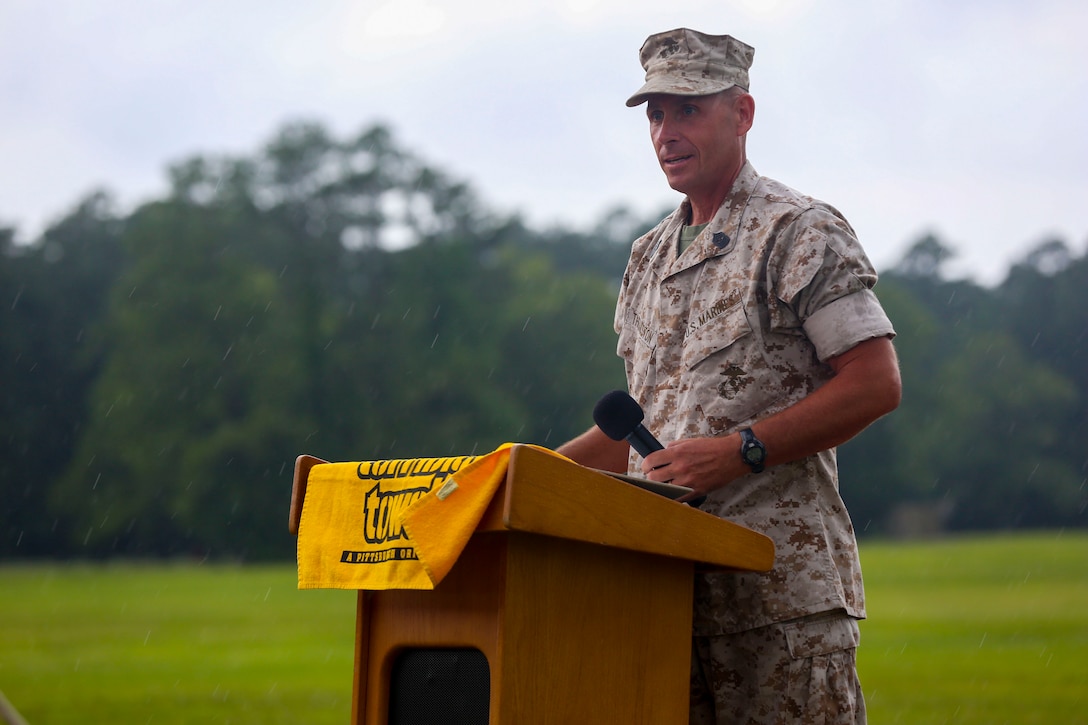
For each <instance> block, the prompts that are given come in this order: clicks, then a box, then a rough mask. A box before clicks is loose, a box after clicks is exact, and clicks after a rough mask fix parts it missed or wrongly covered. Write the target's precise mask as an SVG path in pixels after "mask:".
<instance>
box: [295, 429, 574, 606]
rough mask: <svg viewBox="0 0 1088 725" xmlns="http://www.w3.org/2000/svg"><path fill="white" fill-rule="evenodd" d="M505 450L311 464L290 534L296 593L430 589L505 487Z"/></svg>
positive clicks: (507, 445) (509, 445)
mask: <svg viewBox="0 0 1088 725" xmlns="http://www.w3.org/2000/svg"><path fill="white" fill-rule="evenodd" d="M513 445H514V444H512V443H505V444H503V445H502V446H500V447H499V448H497V449H495V450H494V451H492V452H491V453H489V454H487V455H484V456H478V457H477V456H458V457H452V458H418V459H403V460H392V461H367V462H362V463H323V464H318V465H315V466H314V467H313V468H312V469H310V474H309V477H308V479H307V487H306V496H305V498H304V499H303V503H302V518H301V521H300V523H299V530H298V587H299V589H322V588H324V589H372V590H377V589H433V588H434V587H435V586H436V585H437V584H438V583H439V582H440V581H442V579H443V578H444V577H445V576H446V574H447V573H449V570H450V569H451V568H452V567H453V564H454V563H455V562H456V561H457V557H458V556H459V555H460V554H461V551H462V550H463V549H464V547H465V545H466V544H467V543H468V540H469V538H471V536H472V533H473V532H474V531H475V530H476V526H477V525H478V524H479V522H480V519H481V518H482V517H483V513H484V511H485V510H486V509H487V506H488V504H489V503H490V502H491V499H492V498H494V496H495V492H496V491H497V490H498V488H499V485H500V484H501V483H502V481H503V480H504V479H505V477H506V470H507V467H508V464H509V460H510V449H511V448H512V447H513ZM534 447H535V446H534ZM539 450H544V451H546V452H548V453H552V454H553V455H556V456H558V455H559V454H557V453H553V452H552V451H547V449H543V448H542V449H539ZM560 457H561V456H560Z"/></svg>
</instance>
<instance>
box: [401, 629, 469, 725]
mask: <svg viewBox="0 0 1088 725" xmlns="http://www.w3.org/2000/svg"><path fill="white" fill-rule="evenodd" d="M490 707H491V669H490V667H489V666H488V664H487V657H485V656H484V653H483V652H481V651H480V650H478V649H471V648H466V649H406V650H403V651H402V652H401V653H400V654H399V655H398V656H397V658H396V660H394V662H393V668H392V672H391V676H390V681H389V725H488V717H489V714H488V713H489V710H490Z"/></svg>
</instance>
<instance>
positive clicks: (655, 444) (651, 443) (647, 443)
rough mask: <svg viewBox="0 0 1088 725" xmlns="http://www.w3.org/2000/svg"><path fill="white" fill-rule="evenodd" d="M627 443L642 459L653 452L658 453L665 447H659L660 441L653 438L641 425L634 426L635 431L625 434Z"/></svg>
mask: <svg viewBox="0 0 1088 725" xmlns="http://www.w3.org/2000/svg"><path fill="white" fill-rule="evenodd" d="M627 442H628V443H629V444H631V447H632V448H634V449H635V450H636V451H637V452H638V454H639V455H640V456H642V457H643V458H645V457H646V456H648V455H650V454H651V453H653V452H654V451H660V450H662V449H664V448H665V446H663V445H661V441H659V440H657V438H654V435H653V433H651V432H650V431H648V430H646V427H645V426H644V425H642V424H641V423H639V424H638V425H637V426H635V429H634V430H633V431H631V432H630V433H628V434H627Z"/></svg>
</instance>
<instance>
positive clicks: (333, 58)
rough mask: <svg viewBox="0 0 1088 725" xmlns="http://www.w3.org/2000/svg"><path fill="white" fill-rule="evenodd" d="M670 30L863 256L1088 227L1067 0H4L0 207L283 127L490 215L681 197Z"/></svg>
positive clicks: (78, 193)
mask: <svg viewBox="0 0 1088 725" xmlns="http://www.w3.org/2000/svg"><path fill="white" fill-rule="evenodd" d="M679 26H687V27H693V28H696V29H699V30H703V31H705V32H710V33H729V34H731V35H734V36H736V37H738V38H740V39H741V40H744V41H745V42H747V43H749V44H750V45H753V46H755V48H756V54H755V62H754V64H753V67H752V70H751V78H752V93H753V95H754V96H755V98H756V125H755V128H754V129H753V130H752V132H751V133H750V135H749V143H748V154H749V158H750V160H751V161H752V163H753V164H754V165H755V167H756V169H757V170H758V171H759V172H760V173H763V174H765V175H768V176H772V177H775V178H777V179H778V180H780V181H782V182H785V183H787V184H789V185H790V186H793V187H795V188H797V189H799V190H801V191H803V192H805V193H808V194H811V195H813V196H817V197H819V198H822V199H824V200H825V201H828V202H830V203H831V204H833V205H834V206H836V207H837V208H839V209H840V210H841V211H842V212H843V213H844V214H845V215H846V216H847V218H848V219H850V221H851V222H852V223H853V225H854V227H855V228H856V230H857V231H858V234H859V236H860V237H861V239H862V242H863V243H864V245H865V246H866V248H867V249H868V251H869V254H870V257H871V258H872V259H873V261H874V263H875V264H876V265H877V267H878V269H883V268H886V267H888V266H890V265H892V264H894V263H895V262H896V261H898V260H899V258H900V257H901V256H902V254H903V253H904V252H905V251H906V249H907V248H908V247H909V245H910V243H911V242H913V241H915V240H916V239H917V238H918V237H919V236H921V235H922V234H924V233H927V232H933V233H935V234H937V235H938V236H939V237H940V238H941V239H942V240H943V241H945V243H946V244H948V245H950V246H952V247H953V248H954V249H956V250H957V251H958V252H959V258H958V262H957V263H956V264H955V265H954V266H953V269H952V271H953V272H954V273H956V274H960V275H970V276H973V277H974V278H975V279H976V280H978V281H981V282H987V283H989V282H994V281H999V280H1000V279H1001V278H1002V277H1003V275H1004V272H1005V270H1006V269H1007V267H1008V264H1009V263H1010V262H1011V261H1015V260H1018V259H1020V258H1022V257H1023V255H1024V254H1026V253H1027V251H1029V250H1030V249H1032V248H1033V247H1035V246H1036V245H1037V244H1038V243H1039V242H1040V241H1042V240H1044V239H1048V238H1053V237H1055V236H1056V237H1058V238H1061V239H1063V240H1065V241H1066V242H1067V243H1068V244H1070V245H1071V246H1072V247H1073V249H1074V250H1075V251H1076V252H1077V253H1082V252H1083V251H1084V249H1085V245H1086V242H1088V42H1085V35H1086V33H1088V2H1083V1H1082V0H988V1H982V0H956V1H954V2H953V1H952V0H855V1H851V0H823V1H816V0H714V1H705V2H704V1H702V0H658V1H656V2H652V3H651V2H643V0H550V1H544V0H532V1H528V2H519V1H518V0H388V1H387V0H362V1H359V0H355V1H348V0H307V2H298V0H215V1H212V0H183V1H173V0H164V1H161V2H156V1H155V0H94V1H93V2H91V1H89V0H53V2H49V3H44V2H40V1H39V0H0V223H3V224H7V225H14V226H16V227H17V228H18V230H19V232H20V235H21V238H23V239H24V240H29V239H32V238H34V237H35V236H36V235H37V234H38V233H40V231H41V229H42V228H43V225H44V224H47V223H48V222H49V221H51V220H55V219H57V218H58V217H60V216H62V215H63V214H65V213H67V212H68V211H69V210H70V208H71V207H72V206H73V205H74V204H76V203H77V202H78V201H79V200H80V199H81V198H83V196H84V195H85V194H87V193H88V192H89V191H90V190H92V189H94V188H97V187H105V188H107V189H109V190H111V191H112V192H113V193H114V194H115V195H116V197H117V198H118V200H119V201H120V202H121V203H122V204H123V207H122V211H127V210H129V209H130V208H131V207H132V205H134V204H137V203H139V202H141V201H146V200H148V199H150V198H155V197H156V196H158V195H161V194H162V193H163V191H164V190H165V184H166V173H165V172H166V169H167V167H168V165H169V164H171V163H174V162H176V161H179V160H181V159H184V158H186V157H189V156H192V155H195V154H219V153H229V154H237V155H251V154H254V153H255V152H256V151H257V150H258V149H259V148H260V147H262V146H263V145H264V144H265V143H266V142H267V141H268V140H269V139H270V138H271V137H272V136H273V134H274V133H275V132H276V130H277V129H279V128H280V127H281V126H282V125H283V124H284V123H285V122H287V121H291V120H297V119H311V120H316V121H320V122H322V123H324V124H325V125H326V126H328V127H329V128H330V129H331V130H332V131H333V132H334V133H336V134H337V135H338V136H341V137H344V138H347V137H349V136H353V135H355V134H356V133H358V132H360V131H362V130H363V129H364V128H367V127H369V126H370V125H372V124H374V123H376V122H383V123H386V124H388V125H389V126H390V127H391V129H392V130H393V133H394V137H395V139H396V141H397V143H398V144H399V145H400V146H402V147H404V148H406V149H408V150H409V151H411V152H413V153H415V154H416V155H417V156H419V157H421V158H422V159H423V160H424V161H427V162H429V163H431V164H432V165H435V166H439V167H441V168H442V169H443V170H445V171H446V172H447V173H448V174H450V175H451V176H453V177H455V178H459V179H464V180H467V181H468V182H469V183H470V184H471V185H472V186H473V187H474V188H475V189H476V190H477V192H478V194H479V195H480V197H481V199H482V201H483V202H484V203H485V204H486V205H487V206H488V207H490V208H493V209H495V210H497V211H503V212H518V213H520V214H522V216H523V217H525V218H526V219H527V220H528V221H529V222H531V223H533V224H535V225H537V226H546V225H550V224H552V223H563V224H567V225H570V226H579V227H581V226H588V225H589V224H591V223H592V222H594V221H596V220H597V219H598V218H599V217H600V216H601V215H602V214H603V213H604V212H605V211H606V210H608V209H609V208H611V207H613V206H615V205H618V204H627V205H629V206H631V207H634V208H637V209H640V210H641V211H642V212H644V213H649V212H655V211H657V210H659V209H661V208H662V207H664V206H665V205H671V204H674V203H675V202H676V201H678V197H677V196H676V194H675V192H672V191H671V190H670V189H669V188H668V187H667V185H666V184H665V181H664V177H663V175H662V174H661V171H660V169H659V168H658V167H657V164H656V162H655V160H654V157H653V153H652V150H651V147H650V143H649V136H648V133H647V129H646V120H645V116H644V115H643V112H642V109H641V108H640V109H629V108H626V107H625V106H624V100H625V99H626V98H627V96H628V95H630V94H631V93H632V92H633V91H634V90H635V89H637V88H638V87H639V85H641V83H642V74H643V71H642V69H641V67H640V66H639V65H638V49H639V46H640V45H641V44H642V41H643V40H644V39H645V37H646V36H647V35H649V34H651V33H654V32H657V31H660V30H667V29H671V28H675V27H679Z"/></svg>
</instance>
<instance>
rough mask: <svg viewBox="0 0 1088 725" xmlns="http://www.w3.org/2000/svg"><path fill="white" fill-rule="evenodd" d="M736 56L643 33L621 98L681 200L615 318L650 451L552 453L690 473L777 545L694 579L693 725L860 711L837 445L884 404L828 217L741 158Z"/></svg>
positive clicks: (649, 247) (877, 311) (598, 445)
mask: <svg viewBox="0 0 1088 725" xmlns="http://www.w3.org/2000/svg"><path fill="white" fill-rule="evenodd" d="M753 54H754V51H753V49H752V48H751V47H750V46H748V45H745V44H744V43H742V42H740V41H738V40H736V39H734V38H732V37H730V36H724V35H719V36H711V35H705V34H703V33H698V32H695V31H692V30H687V29H679V30H674V31H669V32H666V33H660V34H657V35H653V36H650V38H648V39H647V41H646V43H645V44H644V45H643V46H642V50H641V53H640V56H641V61H642V65H643V67H644V68H645V69H646V83H645V85H644V86H643V87H642V88H641V89H640V90H639V91H638V93H636V94H635V95H634V96H632V97H631V98H630V99H629V100H628V101H627V105H628V106H638V105H641V104H642V103H646V107H647V118H648V120H649V125H650V136H651V140H652V141H653V145H654V150H655V151H656V153H657V158H658V161H659V163H660V165H661V168H662V170H663V171H664V172H665V175H666V177H667V179H668V181H669V184H670V186H672V188H674V189H676V190H677V191H680V192H682V193H683V194H685V198H684V201H683V202H682V203H681V205H680V207H679V208H678V209H677V210H676V211H675V212H673V214H671V215H670V216H669V217H667V218H666V219H665V220H664V221H662V222H661V223H660V224H659V225H658V226H657V227H656V228H655V229H654V230H652V231H651V232H649V233H648V234H646V235H645V236H643V237H642V238H640V239H638V240H637V241H636V242H635V243H634V245H633V247H632V250H631V258H630V260H629V262H628V265H627V270H626V273H625V274H624V278H623V286H622V289H621V291H620V295H619V301H618V304H617V308H616V331H617V333H618V334H619V346H618V352H619V355H620V356H621V357H622V358H623V360H624V362H625V365H626V370H627V381H628V387H629V389H630V392H631V394H632V396H633V397H634V398H635V399H636V400H637V401H638V402H639V403H640V404H641V405H642V407H643V410H645V411H646V420H645V425H646V427H647V428H648V429H649V430H650V431H653V432H654V433H656V434H657V435H658V437H659V438H660V439H661V440H662V441H665V442H667V445H666V448H665V450H663V451H657V452H655V453H652V454H651V455H649V456H647V457H646V458H645V459H644V460H641V461H640V460H639V459H638V457H637V455H636V454H635V453H634V452H632V451H630V450H629V449H628V447H627V444H626V443H625V442H623V441H620V442H616V441H612V440H611V439H609V438H608V437H607V436H605V435H604V433H603V432H601V431H600V429H598V428H592V429H590V430H589V431H587V432H586V433H585V434H583V435H582V436H580V437H578V438H576V439H575V440H573V441H571V442H569V443H567V444H566V445H564V446H562V447H560V449H559V450H560V452H562V453H564V454H565V455H568V456H569V457H571V458H573V459H574V460H577V461H579V462H581V463H584V464H585V465H590V466H594V467H597V468H604V469H607V470H614V471H618V472H622V471H626V470H631V471H641V473H642V474H643V475H645V476H647V477H648V478H651V479H653V480H658V481H671V482H672V483H674V484H677V485H681V486H688V487H690V488H691V489H692V490H693V492H692V494H690V495H689V496H688V497H686V498H688V499H693V498H696V497H699V496H703V495H705V496H706V497H707V499H706V501H705V503H703V504H702V509H703V510H704V511H708V512H710V513H713V514H715V515H717V516H721V517H723V518H727V519H730V520H732V521H735V522H737V523H740V524H742V525H744V526H747V527H749V528H752V529H754V530H756V531H760V532H763V533H765V534H767V535H768V536H770V537H771V538H772V539H773V540H774V542H775V552H776V557H775V565H774V568H773V570H772V571H771V572H769V573H766V574H753V573H743V574H707V575H700V576H699V577H698V579H697V580H696V590H695V593H696V601H695V611H694V638H693V648H692V650H693V657H692V693H691V719H690V722H692V723H718V724H719V725H721V724H722V723H734V722H736V723H794V722H828V723H863V722H865V703H864V699H863V698H862V695H861V688H860V685H859V683H858V678H857V673H856V667H855V651H856V648H857V645H858V639H859V638H858V626H857V620H858V619H861V618H863V617H864V616H865V600H864V592H863V589H862V578H861V567H860V564H859V561H858V555H857V545H856V542H855V539H854V530H853V527H852V525H851V522H850V517H849V515H848V513H847V511H846V507H845V505H844V504H843V501H842V499H841V498H840V496H839V491H838V475H837V470H836V463H835V450H834V447H835V446H836V445H838V444H840V443H843V442H844V441H846V440H848V439H850V438H851V437H853V436H854V435H856V434H857V433H858V432H860V431H861V430H862V429H863V428H865V427H866V426H867V425H868V424H869V423H871V422H872V421H873V420H875V419H877V418H879V417H880V416H882V415H884V414H886V413H888V412H890V411H891V410H893V409H894V408H895V407H896V406H897V405H898V403H899V396H900V381H899V370H898V364H897V362H896V357H895V351H894V348H893V347H892V344H891V338H892V337H893V336H894V331H893V329H892V326H891V323H890V322H889V320H888V318H887V316H886V315H885V314H884V311H883V310H882V309H881V307H880V304H879V302H878V301H877V299H876V296H875V295H874V294H873V292H872V291H871V288H872V287H873V285H874V284H875V283H876V274H875V272H874V270H873V267H872V265H871V264H870V263H869V260H868V259H867V258H866V256H865V253H864V251H863V250H862V248H861V246H860V244H859V243H858V241H857V238H856V237H855V235H854V232H853V230H852V229H851V228H850V225H849V224H848V223H847V222H846V220H845V219H843V217H842V215H840V214H839V212H838V211H836V210H835V209H834V208H832V207H831V206H829V205H827V204H824V203H822V202H819V201H816V200H814V199H811V198H809V197H806V196H804V195H802V194H800V193H798V192H796V191H794V190H792V189H790V188H789V187H786V186H784V185H782V184H780V183H778V182H776V181H773V180H771V179H767V178H765V177H762V176H759V175H758V174H757V173H756V171H755V169H754V168H753V167H752V165H751V164H750V163H748V161H747V158H746V155H745V137H746V134H747V132H748V130H749V129H750V128H751V127H752V121H753V118H754V113H755V104H754V101H753V100H752V97H751V96H750V95H749V94H748V92H747V90H748V68H749V67H750V65H751V62H752V57H753ZM742 447H743V448H744V450H745V451H746V452H748V453H750V454H753V455H751V456H749V457H747V458H745V457H742V454H741V450H742Z"/></svg>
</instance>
